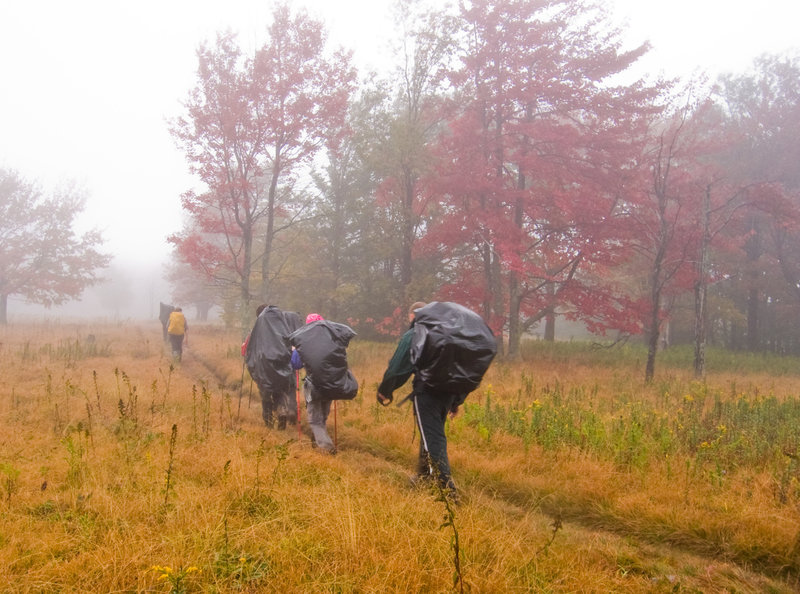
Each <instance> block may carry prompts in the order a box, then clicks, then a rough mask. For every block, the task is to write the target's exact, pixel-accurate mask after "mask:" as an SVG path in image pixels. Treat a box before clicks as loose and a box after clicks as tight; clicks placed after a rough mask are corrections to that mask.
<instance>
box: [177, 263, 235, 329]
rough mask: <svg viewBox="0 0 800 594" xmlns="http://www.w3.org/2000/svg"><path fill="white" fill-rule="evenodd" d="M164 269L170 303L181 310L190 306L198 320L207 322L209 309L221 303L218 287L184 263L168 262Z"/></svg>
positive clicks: (204, 275)
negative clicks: (170, 289) (169, 290)
mask: <svg viewBox="0 0 800 594" xmlns="http://www.w3.org/2000/svg"><path fill="white" fill-rule="evenodd" d="M164 269H165V270H164V272H165V275H164V276H165V278H166V280H167V282H169V284H170V285H171V286H172V302H173V303H175V304H176V305H178V304H180V306H181V308H183V309H185V308H186V306H188V305H192V306H194V307H195V309H196V310H197V319H198V320H200V321H202V322H205V321H206V320H208V314H209V312H210V311H211V308H212V307H214V306H215V305H218V304H219V303H220V302H221V300H220V292H219V291H218V287H216V286H215V285H213V284H212V282H211V281H210V280H209V278H208V276H207V275H206V274H204V273H202V272H200V271H198V270H196V269H195V268H192V267H191V266H189V265H188V264H186V263H185V262H180V261H179V262H168V263H167V264H166V265H165V266H164Z"/></svg>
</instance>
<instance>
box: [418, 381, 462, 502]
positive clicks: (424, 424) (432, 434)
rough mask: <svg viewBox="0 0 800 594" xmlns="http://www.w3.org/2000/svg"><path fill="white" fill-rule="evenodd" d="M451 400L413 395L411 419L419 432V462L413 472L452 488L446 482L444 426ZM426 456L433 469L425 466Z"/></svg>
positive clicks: (447, 469)
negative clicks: (433, 476)
mask: <svg viewBox="0 0 800 594" xmlns="http://www.w3.org/2000/svg"><path fill="white" fill-rule="evenodd" d="M454 401H455V396H453V395H447V394H438V395H433V394H426V393H424V392H422V393H415V394H414V399H413V402H414V417H415V418H416V421H417V427H418V428H419V434H420V444H419V461H418V463H417V472H418V473H419V474H420V475H427V474H432V475H438V479H439V482H440V484H441V485H442V487H446V488H453V487H454V485H453V481H452V479H451V478H450V461H449V460H448V458H447V436H446V435H445V433H444V424H445V421H446V420H447V414H448V413H449V412H450V409H451V408H452V406H453V402H454ZM428 454H430V458H431V461H432V462H433V467H431V465H430V463H429V462H428Z"/></svg>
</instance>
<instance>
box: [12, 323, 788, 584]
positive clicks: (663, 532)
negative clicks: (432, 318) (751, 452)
mask: <svg viewBox="0 0 800 594" xmlns="http://www.w3.org/2000/svg"><path fill="white" fill-rule="evenodd" d="M89 334H92V335H93V337H94V340H93V341H90V339H89ZM0 342H1V343H2V346H0V465H2V466H0V496H1V497H2V501H0V526H2V530H0V590H2V591H4V592H62V591H78V592H81V591H83V592H115V591H155V592H168V591H189V592H193V591H197V592H230V591H249V592H376V593H377V592H449V591H454V590H456V591H457V587H455V586H454V580H453V577H454V562H453V555H454V551H453V547H452V544H451V537H452V536H453V535H454V533H453V530H452V529H451V528H450V527H442V526H441V525H442V522H443V519H444V517H445V514H446V511H447V510H446V508H445V505H444V504H443V502H441V501H438V500H437V498H436V496H435V494H431V493H427V492H420V491H415V490H411V489H410V488H409V487H408V482H407V478H408V476H409V474H410V473H411V471H412V470H413V468H414V462H415V455H416V450H417V442H416V441H415V436H414V432H413V423H412V418H411V413H410V409H409V407H408V406H405V407H395V406H391V407H388V408H381V407H379V406H377V404H376V403H375V400H374V393H375V387H376V385H377V383H378V381H379V380H380V374H381V373H382V371H383V368H384V365H385V363H386V361H387V359H388V357H389V355H390V354H391V350H392V346H393V345H390V344H386V345H376V344H366V343H359V342H358V341H356V342H354V343H353V345H352V346H351V353H352V356H351V361H352V362H353V364H354V371H355V373H356V375H357V377H358V378H359V380H360V383H361V385H362V388H363V393H362V394H360V395H359V397H358V398H356V400H354V401H351V402H342V403H338V405H337V409H336V416H337V437H338V442H339V444H338V445H339V450H340V453H339V455H337V456H335V457H331V456H325V455H322V454H319V453H318V452H316V451H315V450H312V449H311V447H310V440H309V437H308V431H307V428H306V427H305V424H304V425H303V435H302V437H301V438H300V439H298V434H297V430H296V428H293V427H290V428H289V429H287V430H286V431H275V430H273V431H269V430H267V429H265V428H264V427H263V425H262V424H261V421H260V403H259V400H258V396H257V391H255V390H253V391H252V392H251V389H250V382H249V379H248V378H247V376H246V375H245V376H244V377H245V381H244V384H243V385H241V386H240V382H241V379H242V361H241V357H240V356H239V353H238V350H239V341H238V337H237V336H236V335H235V334H234V333H227V332H225V331H223V330H221V329H219V328H216V327H213V326H201V325H199V324H197V325H193V327H192V331H191V336H190V343H189V346H188V348H187V349H186V352H185V355H184V360H183V362H182V363H180V364H178V365H176V366H175V367H174V369H173V370H172V371H170V365H171V361H170V358H169V356H168V354H167V349H166V348H165V347H164V346H163V345H162V343H161V331H160V327H159V325H158V323H152V324H140V325H134V326H130V325H124V324H119V325H103V326H93V325H88V324H87V325H79V324H72V325H70V324H58V323H55V322H51V323H48V324H41V325H36V326H33V327H24V328H23V327H8V328H3V329H0ZM640 375H641V374H640V373H639V370H638V369H637V368H636V363H634V364H632V365H629V364H623V363H621V364H620V365H619V366H593V365H591V364H588V363H586V362H582V363H581V364H577V365H576V364H575V363H574V362H571V361H569V360H555V359H549V360H545V359H538V360H537V359H534V360H533V362H526V363H506V362H497V363H496V364H495V365H494V366H493V367H492V369H491V370H490V373H489V375H488V376H487V378H486V381H485V385H484V387H482V389H481V390H480V391H478V392H476V393H475V394H473V395H471V396H470V399H469V400H468V402H469V403H471V404H472V405H474V406H475V408H474V409H473V410H471V411H467V413H465V414H462V415H461V416H459V417H457V418H456V419H455V420H454V421H452V422H451V423H450V426H449V428H448V430H449V433H450V436H451V437H450V456H451V462H452V466H453V469H454V475H455V479H456V481H457V483H458V484H459V486H460V487H461V490H462V493H463V499H464V500H463V503H462V505H460V506H459V507H457V508H455V510H454V513H455V518H454V524H455V529H456V530H457V533H458V536H459V542H460V545H461V554H462V558H461V577H462V578H463V585H464V589H465V591H471V592H612V591H613V592H673V591H698V592H715V591H737V592H764V591H773V592H790V591H795V590H796V589H797V588H798V587H800V582H798V573H799V572H800V544H799V543H800V541H799V540H798V535H799V534H800V533H799V532H798V526H800V504H799V503H798V489H797V488H796V485H794V484H793V483H792V481H793V480H795V478H796V477H795V476H794V475H792V474H791V472H789V473H788V474H786V475H785V479H786V480H785V481H783V482H781V483H780V484H778V482H780V481H778V479H779V478H780V477H781V476H783V475H779V474H776V467H754V466H753V465H745V464H741V465H734V466H726V468H727V469H728V470H727V472H726V473H725V474H724V475H722V474H720V473H718V472H716V471H715V468H716V466H715V462H714V458H713V457H712V456H710V455H708V454H706V453H704V452H705V450H703V451H700V450H698V453H697V455H696V456H693V457H689V456H687V455H685V454H683V453H681V452H677V453H676V452H673V453H672V454H671V455H670V456H666V457H658V456H651V457H649V458H647V459H646V460H645V461H644V462H643V463H629V464H626V463H620V459H619V456H618V455H617V454H618V452H616V453H615V452H614V451H612V450H608V451H604V450H602V449H600V450H598V449H592V448H590V447H584V446H581V445H580V444H578V445H574V444H572V445H564V444H561V445H555V446H550V445H547V443H546V441H544V440H543V439H532V440H531V439H527V438H523V437H520V436H518V435H514V434H512V433H513V432H509V431H506V430H504V429H503V427H502V426H501V425H500V424H495V425H492V424H491V423H490V422H489V420H487V419H488V418H489V417H486V418H484V419H483V420H480V421H478V420H476V419H477V417H476V415H477V414H478V413H479V412H480V407H479V406H477V405H481V406H485V405H486V404H487V400H489V401H490V402H489V404H490V406H489V407H488V408H491V406H492V405H494V406H505V407H507V408H509V409H510V408H513V407H516V406H524V407H534V406H539V405H541V406H545V407H546V406H551V404H550V402H549V400H548V399H550V398H551V397H552V398H553V399H555V398H556V396H554V394H564V395H568V394H570V393H571V391H572V393H574V394H578V395H580V397H581V398H585V399H587V403H586V407H587V410H589V409H590V408H592V407H593V408H592V410H595V411H598V414H600V413H602V414H606V413H607V414H608V416H609V418H608V419H606V420H607V421H608V422H613V416H614V415H617V414H620V413H619V410H620V408H619V406H620V405H619V404H618V402H619V401H620V400H625V401H626V402H627V401H632V402H635V401H639V400H640V401H642V402H651V403H653V404H654V406H657V407H661V406H662V405H664V403H666V402H667V399H666V398H665V396H664V392H665V387H664V386H667V385H668V386H669V387H670V389H671V390H672V391H673V392H675V393H677V394H679V395H678V396H677V397H675V398H672V400H669V402H671V403H672V406H673V407H674V406H675V403H676V402H678V403H680V402H681V397H682V395H683V393H687V394H689V393H693V394H696V393H697V390H698V389H699V388H698V386H697V384H696V382H693V380H692V379H691V378H690V377H689V376H688V375H684V374H682V373H681V372H677V371H675V370H674V369H673V370H669V371H668V372H666V373H665V374H664V376H663V377H659V378H657V382H656V383H655V384H654V385H653V386H643V385H641V383H640V382H639V381H638V378H639V377H640ZM167 385H168V387H167ZM734 385H735V387H736V389H735V390H734V391H735V392H737V393H739V392H744V393H749V394H753V393H755V391H756V390H758V393H760V394H772V395H775V396H776V398H779V399H781V398H789V397H792V396H794V395H797V394H798V388H800V377H798V376H794V375H784V376H781V377H773V376H770V375H769V374H768V373H763V374H760V375H759V374H748V375H747V376H743V375H741V374H739V375H737V374H733V373H730V372H728V373H724V374H723V373H720V374H718V375H716V376H713V377H709V379H708V384H707V386H706V387H705V388H703V389H715V388H716V389H719V391H721V392H724V393H726V394H727V393H729V392H731V391H732V388H731V387H732V386H734ZM556 387H557V390H556V391H555V392H554V388H556ZM404 394H405V392H402V393H398V395H397V396H402V395H404ZM731 397H732V398H734V397H736V394H733V395H732V396H731ZM576 398H577V397H576ZM588 400H591V406H590V405H589V403H588ZM554 401H555V400H554ZM534 402H536V403H539V404H534ZM685 402H686V403H689V404H692V403H691V401H690V400H686V401H685ZM687 406H688V404H687ZM698 406H699V405H698ZM702 406H703V408H704V409H705V408H709V407H712V406H713V402H712V401H711V400H709V399H707V400H706V401H704V402H703V403H702ZM553 410H555V405H553ZM663 412H664V414H673V413H674V412H675V411H670V410H665V411H663ZM520 414H521V413H520ZM304 422H305V420H304ZM676 422H677V421H676ZM329 425H330V429H331V433H333V415H331V418H330V420H329ZM173 426H175V427H176V440H175V443H174V453H173V456H172V458H170V448H171V443H170V441H171V436H172V428H173ZM642 443H643V442H642ZM712 446H713V444H712V445H709V446H708V451H709V452H712V453H713V452H714V451H715V450H713V447H712ZM637 447H638V446H637ZM704 447H705V446H704ZM635 453H636V452H634V454H635ZM703 456H705V457H703ZM634 461H635V458H634ZM168 469H170V470H169V473H168ZM792 472H793V471H792ZM168 474H169V481H170V482H169V489H167V486H166V485H167V476H168ZM778 487H780V497H779V496H777V495H776V489H777V488H778Z"/></svg>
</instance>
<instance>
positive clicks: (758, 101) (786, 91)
mask: <svg viewBox="0 0 800 594" xmlns="http://www.w3.org/2000/svg"><path fill="white" fill-rule="evenodd" d="M715 98H716V100H717V103H718V105H719V106H720V108H721V110H723V113H724V114H725V116H726V122H725V125H726V127H728V128H730V129H732V130H733V131H734V132H735V133H736V134H737V135H739V137H740V138H741V140H740V142H739V143H738V145H737V147H736V150H735V151H731V154H730V155H729V157H728V159H727V167H728V169H729V170H730V171H731V174H732V175H736V176H737V177H738V178H740V179H742V182H743V183H744V182H747V183H750V184H758V185H760V186H761V194H760V195H761V198H760V199H759V200H757V201H756V205H757V207H756V208H753V209H752V210H751V211H750V216H749V219H748V220H749V228H748V229H747V230H746V233H747V235H748V244H747V251H746V255H747V272H746V278H745V279H744V281H745V282H743V283H742V285H743V286H745V287H746V291H747V294H746V298H745V299H746V316H747V325H746V331H745V333H746V346H747V348H748V349H750V350H757V349H759V348H762V347H768V348H773V349H774V348H776V344H775V340H774V338H775V337H776V336H777V335H779V334H783V333H785V331H786V328H787V326H789V327H792V328H793V331H794V332H795V333H797V332H798V330H800V329H798V328H794V326H793V325H792V324H788V325H787V324H786V323H785V322H784V323H781V322H778V324H777V325H773V326H772V327H771V328H769V329H768V328H767V327H766V326H765V322H766V320H762V314H766V313H767V310H768V309H770V308H771V309H775V308H781V309H782V311H781V312H780V314H779V315H778V319H782V320H784V321H785V320H788V319H797V318H798V317H800V290H798V288H797V287H798V286H800V267H799V266H798V265H797V262H798V261H800V169H799V168H798V167H797V163H798V161H799V160H800V57H798V56H797V55H794V56H783V57H782V56H774V55H764V56H761V57H759V58H758V59H756V60H755V62H754V64H753V67H752V69H751V70H750V71H749V72H746V73H743V74H738V75H734V74H729V75H725V76H723V77H721V78H720V80H719V83H718V85H717V88H716V93H715ZM773 263H775V264H777V266H773ZM776 273H777V275H778V276H779V277H780V278H782V280H783V283H782V284H781V283H778V282H776V281H777V279H775V274H776ZM773 317H774V316H773ZM762 335H763V336H762ZM794 342H795V343H796V344H798V346H800V337H798V338H795V339H794ZM768 343H771V344H768Z"/></svg>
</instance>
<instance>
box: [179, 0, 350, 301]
mask: <svg viewBox="0 0 800 594" xmlns="http://www.w3.org/2000/svg"><path fill="white" fill-rule="evenodd" d="M268 32H269V38H268V40H267V42H266V43H265V44H264V45H263V46H261V47H260V48H258V49H256V51H255V52H254V53H253V55H252V56H249V55H245V53H244V52H243V51H242V50H241V48H240V47H239V46H238V45H237V43H236V39H235V37H234V36H233V35H232V34H229V33H228V34H224V35H219V36H218V38H217V41H216V45H214V46H213V47H209V46H208V45H203V46H201V48H200V49H199V51H198V58H199V67H198V73H197V86H196V87H195V88H194V90H192V92H191V94H190V96H189V99H188V100H187V102H186V104H185V106H186V112H187V113H186V115H185V116H184V117H181V118H178V119H177V120H175V121H174V123H173V126H172V134H173V136H174V137H175V139H176V140H177V142H178V144H179V146H180V147H181V148H183V150H184V151H185V153H186V156H187V159H188V161H189V163H190V167H191V170H192V172H193V173H195V174H197V175H198V176H199V178H200V180H201V181H202V182H203V184H204V185H205V187H206V190H205V191H202V192H194V191H189V192H187V193H186V194H184V196H183V208H184V210H185V211H186V212H187V213H188V214H189V216H190V222H189V224H188V225H187V226H186V227H185V229H184V230H183V231H182V232H181V233H178V234H176V235H173V236H172V237H171V238H170V241H171V242H172V243H173V244H174V245H175V247H176V250H177V253H178V255H179V258H180V259H181V260H183V261H185V262H187V263H188V264H190V265H191V266H192V267H193V268H195V269H197V270H201V271H203V272H204V273H205V274H207V275H208V276H210V277H212V278H213V279H214V280H215V281H216V282H217V283H220V282H228V283H234V284H236V285H237V286H238V289H239V296H240V301H241V303H240V306H241V307H242V311H249V307H248V303H249V301H250V299H251V297H252V296H253V295H252V291H251V282H254V281H255V282H257V283H258V288H257V290H256V291H255V293H256V294H257V295H258V297H259V299H261V300H263V301H266V300H267V299H268V296H269V280H270V274H271V267H270V257H271V255H272V249H273V243H274V241H275V237H276V234H277V233H278V232H279V231H280V230H281V225H282V224H283V225H286V224H289V223H290V222H291V215H292V214H293V212H292V209H293V207H294V205H293V204H292V196H293V194H294V193H295V188H294V184H295V182H296V180H297V177H298V176H299V174H300V172H301V169H302V168H303V167H304V166H307V165H309V164H310V162H311V160H312V159H313V158H314V156H315V155H317V153H318V152H319V150H320V149H322V148H323V146H324V144H325V143H330V142H334V141H335V138H334V137H335V136H336V134H339V133H340V132H341V130H342V129H343V128H342V126H341V123H342V121H343V118H344V115H345V112H346V108H347V102H348V98H349V95H350V92H351V89H352V86H353V81H354V78H355V73H354V71H353V69H352V68H351V66H350V56H349V54H346V53H343V52H337V53H335V54H334V55H332V56H330V57H329V56H326V54H325V38H326V36H325V32H324V30H323V27H322V24H321V23H320V22H318V21H315V20H312V19H311V18H309V17H308V15H307V14H306V13H305V12H299V13H297V14H295V15H292V14H291V12H290V10H289V7H288V5H286V4H279V5H278V6H277V7H276V8H275V10H274V12H273V22H272V24H271V26H270V27H269V31H268Z"/></svg>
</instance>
